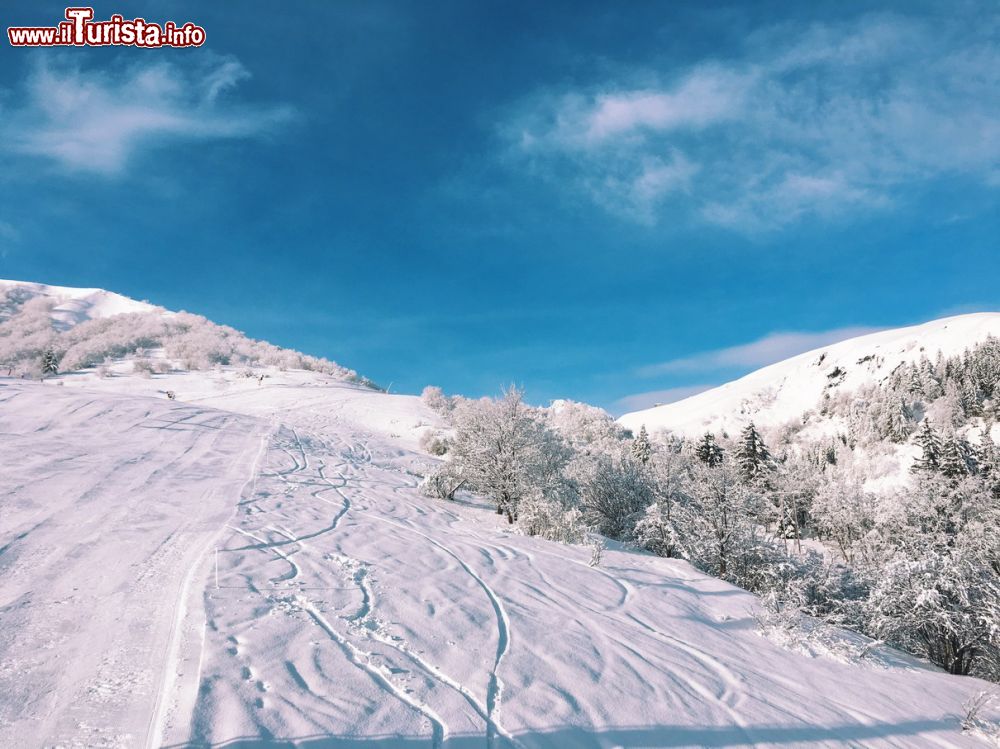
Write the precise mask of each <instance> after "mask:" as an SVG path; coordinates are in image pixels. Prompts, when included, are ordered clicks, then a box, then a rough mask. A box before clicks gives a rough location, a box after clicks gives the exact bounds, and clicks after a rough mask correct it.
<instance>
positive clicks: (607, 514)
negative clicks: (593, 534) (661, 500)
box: [580, 456, 656, 538]
mask: <svg viewBox="0 0 1000 749" xmlns="http://www.w3.org/2000/svg"><path fill="white" fill-rule="evenodd" d="M580 497H581V506H582V509H583V513H584V517H585V518H586V519H587V521H588V522H589V523H590V524H591V525H592V526H593V527H594V528H595V529H596V530H597V531H598V532H599V533H601V534H603V535H605V536H610V537H611V538H625V537H627V536H628V535H630V534H631V532H632V530H633V529H634V528H635V524H636V523H637V522H638V521H639V519H640V518H641V517H642V514H643V513H644V512H645V510H646V508H647V507H649V506H650V505H651V504H652V503H653V502H654V501H655V499H656V497H655V494H654V491H653V482H652V480H651V476H650V474H649V472H648V471H646V470H645V468H644V467H643V466H642V465H641V464H640V463H637V462H636V461H635V460H634V459H632V458H631V456H629V457H625V456H620V457H618V458H617V459H615V458H608V457H602V458H601V459H599V460H598V461H597V463H596V465H595V467H594V470H593V473H592V474H591V475H590V476H589V477H588V479H587V480H586V482H585V483H584V484H583V485H582V486H581V487H580Z"/></svg>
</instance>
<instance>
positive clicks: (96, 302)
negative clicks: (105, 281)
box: [0, 279, 172, 330]
mask: <svg viewBox="0 0 1000 749" xmlns="http://www.w3.org/2000/svg"><path fill="white" fill-rule="evenodd" d="M11 291H13V292H17V293H18V294H19V295H20V296H21V297H22V298H23V299H25V300H27V299H33V298H35V297H44V298H47V299H52V300H53V301H54V302H55V306H54V307H53V308H52V321H53V323H54V324H55V325H56V326H58V327H59V328H61V329H63V330H65V329H68V328H71V327H73V326H75V325H79V324H80V323H82V322H84V321H86V320H96V319H100V318H106V317H111V316H112V315H120V314H124V313H129V312H159V313H161V314H164V315H170V314H172V313H171V312H168V311H167V310H165V309H164V308H163V307H156V306H154V305H152V304H149V303H148V302H137V301H136V300H135V299H130V298H129V297H127V296H122V295H121V294H116V293H114V292H113V291H105V290H104V289H77V288H72V287H69V286H49V285H47V284H42V283H30V282H26V281H5V280H3V279H0V296H3V295H4V294H5V293H6V292H11ZM3 312H4V310H3V308H2V307H0V320H2V319H3V317H4V314H3Z"/></svg>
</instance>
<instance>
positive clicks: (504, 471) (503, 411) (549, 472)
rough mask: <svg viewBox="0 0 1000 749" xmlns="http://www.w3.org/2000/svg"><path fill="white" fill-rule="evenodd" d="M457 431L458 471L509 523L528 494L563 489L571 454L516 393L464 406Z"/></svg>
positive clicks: (455, 455) (512, 389)
mask: <svg viewBox="0 0 1000 749" xmlns="http://www.w3.org/2000/svg"><path fill="white" fill-rule="evenodd" d="M455 426H456V430H455V438H454V441H453V445H452V449H451V454H452V460H453V461H454V464H455V470H456V471H458V473H459V475H461V476H462V477H463V478H464V479H465V480H466V481H467V482H468V484H469V486H470V488H472V489H475V490H477V491H480V492H482V493H483V494H486V495H487V496H488V497H490V498H491V499H492V500H493V501H494V503H495V505H496V511H497V514H500V515H505V516H506V517H507V520H508V521H509V522H511V523H513V522H514V521H515V520H516V519H517V512H518V505H519V503H520V502H521V500H522V499H523V498H524V497H526V496H528V495H529V494H530V493H532V492H539V493H540V494H541V495H543V496H552V495H554V494H556V493H557V492H558V491H559V490H560V489H561V488H562V486H563V477H562V474H561V471H562V469H563V467H564V466H565V465H566V463H567V461H568V460H569V451H568V450H567V448H566V447H565V445H564V444H563V441H562V440H561V439H560V438H559V436H558V435H557V434H556V433H555V432H553V431H552V430H551V429H549V428H548V427H547V426H546V425H545V423H544V420H543V418H542V417H541V416H540V415H539V414H538V413H537V412H535V411H534V410H533V409H531V408H530V407H529V406H528V405H527V404H525V403H524V400H523V397H522V393H521V391H520V390H518V389H517V388H515V387H510V388H508V389H506V390H505V391H504V392H503V394H502V395H501V397H500V398H498V399H496V400H491V399H484V400H480V401H469V402H466V403H465V404H463V405H462V406H460V407H459V408H458V409H457V412H456V419H455Z"/></svg>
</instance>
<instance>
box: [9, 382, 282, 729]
mask: <svg viewBox="0 0 1000 749" xmlns="http://www.w3.org/2000/svg"><path fill="white" fill-rule="evenodd" d="M0 435H2V437H0V518H2V523H0V746H3V747H34V746H67V747H96V746H121V747H126V746H142V745H143V742H144V741H145V738H146V736H147V733H148V731H149V727H150V721H151V717H152V715H153V713H154V710H155V706H156V704H157V702H158V701H159V698H160V694H161V692H162V691H163V675H164V663H165V662H167V660H168V659H169V651H170V649H171V647H174V640H176V637H177V633H178V622H179V621H180V620H181V619H182V618H183V614H184V612H183V609H182V608H181V602H182V600H183V597H184V594H185V592H186V590H187V589H188V588H189V587H191V586H194V587H195V588H199V589H200V588H201V587H202V586H203V583H204V581H203V580H201V579H194V578H192V576H191V574H190V573H191V570H192V569H193V566H194V563H195V561H196V560H198V559H199V558H200V556H201V555H202V554H203V552H204V551H205V550H206V549H207V548H208V546H209V545H210V543H211V541H212V539H213V538H214V537H215V536H216V535H217V534H218V533H219V530H220V528H221V527H222V526H223V525H224V524H225V522H226V521H227V519H228V518H229V517H230V516H231V515H232V514H233V512H234V505H235V502H236V500H237V499H238V497H239V496H240V492H241V490H242V488H243V487H244V486H245V485H248V481H249V480H251V478H252V476H253V472H254V469H253V464H254V460H255V457H256V456H257V455H258V454H259V453H260V452H261V447H262V445H263V438H264V437H265V436H266V424H263V423H261V422H258V421H255V420H253V419H249V418H246V417H243V416H238V415H236V414H232V413H225V412H220V411H214V410H212V409H207V408H204V407H200V406H188V405H181V404H176V403H171V402H170V401H167V400H165V399H162V400H152V399H148V398H130V397H123V396H120V395H113V394H99V393H89V392H88V393H85V392H79V391H70V390H67V389H64V388H60V387H56V386H54V385H51V384H45V385H40V384H37V383H33V384H32V383H22V382H18V381H12V380H6V381H4V380H0Z"/></svg>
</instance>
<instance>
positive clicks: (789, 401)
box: [618, 312, 1000, 437]
mask: <svg viewBox="0 0 1000 749" xmlns="http://www.w3.org/2000/svg"><path fill="white" fill-rule="evenodd" d="M989 336H1000V313H996V312H983V313H976V314H970V315H959V316H956V317H946V318H942V319H940V320H934V321H932V322H928V323H924V324H922V325H914V326H911V327H906V328H895V329H893V330H883V331H880V332H878V333H871V334H868V335H863V336H859V337H857V338H851V339H848V340H846V341H841V342H840V343H836V344H833V345H831V346H824V347H822V348H818V349H815V350H813V351H809V352H807V353H805V354H799V355H798V356H794V357H792V358H790V359H786V360H785V361H781V362H778V363H777V364H772V365H770V366H767V367H764V368H763V369H759V370H757V371H756V372H752V373H751V374H748V375H747V376H745V377H742V378H740V379H738V380H735V381H733V382H730V383H727V384H725V385H722V386H720V387H717V388H713V389H712V390H707V391H705V392H703V393H699V394H698V395H693V396H691V397H690V398H685V399H684V400H680V401H677V402H676V403H668V404H666V405H663V406H656V407H654V408H648V409H644V410H641V411H633V412H631V413H627V414H625V415H624V416H622V417H620V418H619V420H618V421H619V423H621V424H622V425H623V426H625V427H627V428H629V429H632V430H638V429H639V427H641V426H642V425H645V426H646V429H648V430H650V431H654V430H660V429H663V430H667V431H670V432H672V433H674V434H677V435H680V436H683V437H698V436H700V435H702V434H704V433H705V432H706V431H710V432H713V433H716V434H718V433H723V432H724V433H728V434H735V433H736V432H738V431H739V430H740V429H741V428H742V427H743V426H745V425H746V424H747V422H750V421H753V422H754V423H756V424H757V426H760V427H772V426H778V425H781V424H784V423H787V422H789V421H791V420H793V419H800V418H801V417H802V416H803V414H805V413H806V412H807V411H809V410H811V409H814V408H816V407H817V406H818V405H819V403H820V400H821V398H822V397H823V395H824V394H825V393H828V394H829V395H831V396H833V395H835V394H837V393H842V392H853V391H855V390H857V389H858V388H859V387H861V386H862V385H866V384H870V383H878V382H881V381H883V380H885V379H886V378H887V377H888V376H889V375H890V374H891V373H892V371H893V370H894V369H896V367H898V366H899V365H900V364H906V363H910V362H914V361H918V360H919V359H920V358H921V357H924V356H926V357H927V358H928V359H930V360H931V361H933V360H934V359H935V357H937V355H938V353H941V354H942V355H943V356H946V357H947V356H955V355H958V354H961V353H962V352H963V351H965V350H966V349H967V348H970V347H971V346H973V345H975V344H976V343H979V342H980V341H983V340H985V339H986V338H987V337H989Z"/></svg>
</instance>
